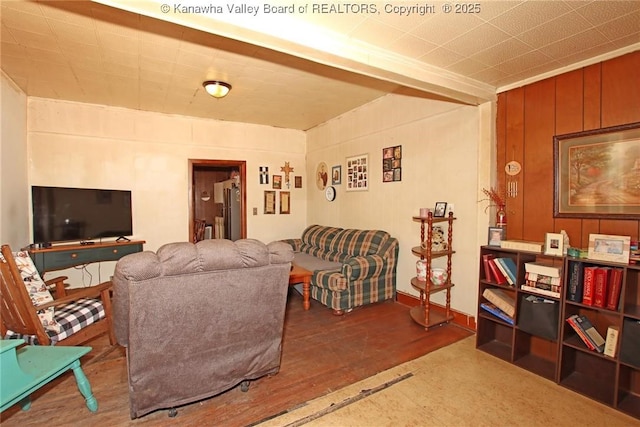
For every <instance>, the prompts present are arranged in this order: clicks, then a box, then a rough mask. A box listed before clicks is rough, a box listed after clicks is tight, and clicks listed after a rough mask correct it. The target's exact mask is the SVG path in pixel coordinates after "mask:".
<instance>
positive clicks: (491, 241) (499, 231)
mask: <svg viewBox="0 0 640 427" xmlns="http://www.w3.org/2000/svg"><path fill="white" fill-rule="evenodd" d="M506 238H507V229H506V228H503V227H489V236H488V237H487V240H488V243H487V244H488V245H489V246H500V243H501V242H502V241H503V240H505V239H506Z"/></svg>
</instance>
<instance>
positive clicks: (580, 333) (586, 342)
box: [567, 316, 596, 350]
mask: <svg viewBox="0 0 640 427" xmlns="http://www.w3.org/2000/svg"><path fill="white" fill-rule="evenodd" d="M574 319H575V317H574V316H570V317H569V318H567V323H568V324H569V325H571V327H572V328H573V330H574V331H576V334H578V336H579V337H580V339H581V340H582V341H583V342H584V345H586V346H587V347H588V348H589V350H595V349H596V348H595V347H594V345H593V344H592V343H591V341H589V338H587V335H586V334H585V332H584V331H583V330H582V329H581V328H580V327H579V326H578V325H577V324H576V321H575V320H574Z"/></svg>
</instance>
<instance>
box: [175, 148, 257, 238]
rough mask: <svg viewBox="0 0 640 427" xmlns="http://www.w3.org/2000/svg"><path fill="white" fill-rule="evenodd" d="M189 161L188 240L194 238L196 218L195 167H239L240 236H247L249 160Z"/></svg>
mask: <svg viewBox="0 0 640 427" xmlns="http://www.w3.org/2000/svg"><path fill="white" fill-rule="evenodd" d="M188 162H189V191H188V196H187V197H188V198H189V200H188V205H189V219H188V222H189V235H188V237H187V241H188V242H191V241H192V240H193V239H192V237H193V231H194V230H193V221H194V220H195V219H196V218H195V215H196V213H195V199H194V197H195V194H194V191H193V183H194V174H193V172H194V169H195V168H207V167H210V168H237V169H238V172H239V173H240V193H241V196H242V197H241V198H240V238H242V239H246V238H247V162H246V161H244V160H211V159H188Z"/></svg>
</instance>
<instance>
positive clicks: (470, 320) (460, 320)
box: [396, 291, 476, 332]
mask: <svg viewBox="0 0 640 427" xmlns="http://www.w3.org/2000/svg"><path fill="white" fill-rule="evenodd" d="M396 302H398V303H400V304H403V305H406V306H408V307H416V306H418V305H420V298H418V297H416V296H414V295H411V294H407V293H404V292H400V291H396ZM431 309H432V310H435V311H437V312H439V313H443V314H444V312H445V311H446V310H445V307H444V306H442V305H440V304H436V303H433V302H432V303H431ZM451 312H452V313H453V323H455V324H456V325H458V326H460V327H462V328H466V329H469V330H472V331H474V332H475V331H476V318H475V317H474V316H469V315H468V314H465V313H461V312H459V311H456V310H453V309H451Z"/></svg>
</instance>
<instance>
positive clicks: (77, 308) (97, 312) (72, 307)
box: [5, 298, 105, 345]
mask: <svg viewBox="0 0 640 427" xmlns="http://www.w3.org/2000/svg"><path fill="white" fill-rule="evenodd" d="M104 316H105V313H104V307H103V306H102V302H101V301H100V300H97V299H88V298H82V299H79V300H78V301H76V302H72V303H69V304H66V305H62V306H59V307H56V311H55V316H54V317H55V320H56V321H57V322H58V323H59V324H60V326H61V328H60V332H59V333H55V332H54V331H50V330H47V335H49V337H51V344H52V345H53V344H55V343H57V342H58V341H62V340H63V339H65V338H67V337H69V336H71V335H73V334H74V333H76V332H78V331H79V330H80V329H82V328H84V327H85V326H88V325H90V324H92V323H95V322H97V321H98V320H100V319H103V318H104ZM18 338H22V339H24V340H25V341H26V342H27V343H28V344H30V345H38V344H39V343H38V339H37V338H36V337H35V336H34V335H28V336H25V335H21V334H17V333H15V332H13V331H7V334H6V335H5V339H18Z"/></svg>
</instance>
